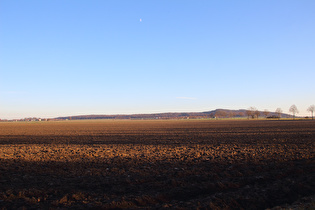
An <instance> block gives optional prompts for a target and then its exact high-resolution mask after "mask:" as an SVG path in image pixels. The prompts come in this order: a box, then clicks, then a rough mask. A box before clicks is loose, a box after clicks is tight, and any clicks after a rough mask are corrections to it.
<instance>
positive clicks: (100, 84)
mask: <svg viewBox="0 0 315 210" xmlns="http://www.w3.org/2000/svg"><path fill="white" fill-rule="evenodd" d="M314 79H315V1H314V0H309V1H307V0H298V1H297V0H294V1H293V0H255V1H251V0H247V1H228V0H207V1H204V0H199V1H193V0H191V1H184V0H161V1H148V0H146V1H138V0H133V1H130V0H126V1H120V0H112V1H103V0H99V1H98V0H92V1H87V0H86V1H82V0H81V1H80V0H67V1H63V0H45V1H40V0H36V1H34V0H27V1H24V0H23V1H22V0H21V1H18V0H16V1H11V0H0V118H1V119H13V118H24V117H58V116H69V115H82V114H131V113H159V112H183V111H196V112H197V111H209V110H213V109H217V108H226V109H247V108H249V107H250V106H254V107H256V108H257V109H259V110H264V109H268V110H269V111H275V109H276V108H277V107H280V108H282V110H283V111H284V112H285V113H288V112H289V111H288V110H289V107H290V106H291V105H292V104H295V105H296V106H297V108H298V109H299V111H300V115H309V113H308V112H307V111H306V109H307V108H308V107H309V106H310V105H312V104H315V82H314V81H315V80H314Z"/></svg>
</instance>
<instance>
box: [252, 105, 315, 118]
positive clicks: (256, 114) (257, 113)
mask: <svg viewBox="0 0 315 210" xmlns="http://www.w3.org/2000/svg"><path fill="white" fill-rule="evenodd" d="M307 111H308V112H310V113H311V114H312V120H313V119H314V111H315V105H311V106H309V107H308V109H307ZM289 112H290V113H292V116H293V119H295V116H296V114H298V113H299V110H298V108H297V107H296V105H295V104H293V105H292V106H290V108H289ZM262 113H263V115H264V116H265V117H266V118H279V119H280V118H281V115H282V113H283V111H282V109H281V108H277V109H276V110H275V113H276V116H269V114H270V111H268V110H267V109H265V110H264V111H263V112H262ZM246 115H247V118H248V119H250V118H252V119H254V118H258V117H259V116H260V115H261V112H260V111H258V110H257V109H256V108H255V107H249V108H248V109H247V110H246Z"/></svg>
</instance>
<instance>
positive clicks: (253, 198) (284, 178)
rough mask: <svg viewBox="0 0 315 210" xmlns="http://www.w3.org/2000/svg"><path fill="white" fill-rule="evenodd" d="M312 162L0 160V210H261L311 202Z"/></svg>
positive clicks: (314, 166)
mask: <svg viewBox="0 0 315 210" xmlns="http://www.w3.org/2000/svg"><path fill="white" fill-rule="evenodd" d="M314 169H315V160H314V159H309V160H293V161H287V162H281V161H278V162H275V161H269V162H267V161H266V162H261V163H254V162H246V163H244V162H239V163H237V162H236V163H233V164H230V163H227V162H219V161H217V162H215V161H202V162H189V161H186V162H185V161H179V160H174V161H162V160H156V161H153V162H152V161H148V160H146V159H130V158H129V159H126V158H113V159H107V160H103V159H97V158H95V159H93V160H89V161H80V162H53V161H43V162H27V161H17V160H4V159H1V160H0V189H1V191H0V209H17V208H23V207H24V208H40V209H45V208H48V207H51V208H53V209H54V208H55V209H57V208H60V207H63V208H70V209H87V208H90V209H93V208H96V209H115V208H116V209H120V208H139V207H143V208H163V207H172V208H175V207H185V208H196V207H203V208H206V209H207V208H212V209H215V208H218V209H221V208H226V209H240V208H245V209H265V208H269V207H273V206H276V205H280V204H284V203H292V202H294V201H296V200H297V199H299V198H301V197H303V196H309V195H313V194H315V170H314Z"/></svg>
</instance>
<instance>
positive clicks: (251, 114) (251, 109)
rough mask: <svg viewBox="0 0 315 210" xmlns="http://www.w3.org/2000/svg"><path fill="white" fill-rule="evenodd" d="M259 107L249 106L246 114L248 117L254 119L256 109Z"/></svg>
mask: <svg viewBox="0 0 315 210" xmlns="http://www.w3.org/2000/svg"><path fill="white" fill-rule="evenodd" d="M256 110H257V109H256V108H255V107H252V106H251V107H249V108H248V109H247V110H246V115H247V117H248V119H249V117H251V118H252V119H254V118H255V111H256Z"/></svg>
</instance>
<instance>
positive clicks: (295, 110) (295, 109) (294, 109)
mask: <svg viewBox="0 0 315 210" xmlns="http://www.w3.org/2000/svg"><path fill="white" fill-rule="evenodd" d="M289 112H292V114H293V120H294V119H295V114H297V113H299V110H298V109H297V107H296V106H295V105H294V104H293V105H292V106H291V107H290V109H289Z"/></svg>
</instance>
